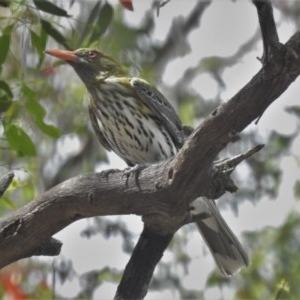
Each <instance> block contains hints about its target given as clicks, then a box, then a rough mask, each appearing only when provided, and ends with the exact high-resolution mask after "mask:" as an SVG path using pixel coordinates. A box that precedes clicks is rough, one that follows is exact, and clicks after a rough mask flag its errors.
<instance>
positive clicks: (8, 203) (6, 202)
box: [0, 197, 16, 209]
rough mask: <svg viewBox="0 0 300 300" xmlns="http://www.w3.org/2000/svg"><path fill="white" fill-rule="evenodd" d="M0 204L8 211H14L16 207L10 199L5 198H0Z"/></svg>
mask: <svg viewBox="0 0 300 300" xmlns="http://www.w3.org/2000/svg"><path fill="white" fill-rule="evenodd" d="M0 203H1V204H3V206H5V207H6V208H9V209H15V208H16V205H15V204H14V203H13V202H12V201H11V200H10V199H8V198H6V197H1V199H0Z"/></svg>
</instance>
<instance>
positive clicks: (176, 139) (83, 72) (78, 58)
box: [46, 48, 248, 275]
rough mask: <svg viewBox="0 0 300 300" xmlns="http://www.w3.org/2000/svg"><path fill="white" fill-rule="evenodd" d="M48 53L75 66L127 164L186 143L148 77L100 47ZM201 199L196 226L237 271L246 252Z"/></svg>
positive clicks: (103, 136)
mask: <svg viewBox="0 0 300 300" xmlns="http://www.w3.org/2000/svg"><path fill="white" fill-rule="evenodd" d="M46 52H47V53H48V54H50V55H53V56H55V57H58V58H60V59H62V60H65V61H66V62H68V63H69V64H70V65H71V66H72V67H73V68H74V69H75V71H76V72H77V74H78V75H79V77H80V78H81V80H82V81H83V82H84V84H85V85H86V88H87V90H88V92H89V95H90V97H89V101H90V103H89V113H90V118H91V121H92V125H93V128H94V130H95V132H96V135H97V136H98V139H99V140H100V142H101V144H102V145H103V146H104V147H105V148H106V149H107V150H112V151H114V152H115V153H116V154H117V155H119V156H120V157H121V158H122V159H124V160H125V161H126V162H127V164H128V165H130V166H133V165H136V164H140V163H151V162H157V161H160V160H165V159H167V158H170V157H172V156H173V155H174V154H175V153H176V152H177V151H178V150H179V149H180V148H181V147H182V145H183V143H184V139H185V135H184V130H183V127H182V125H181V122H180V119H179V117H178V115H177V114H176V112H175V110H174V109H173V107H172V106H171V105H170V103H169V102H168V101H167V100H166V98H165V97H164V96H163V95H162V94H161V93H160V92H159V91H158V90H157V89H156V88H155V87H153V86H151V85H150V84H149V83H148V82H146V81H145V80H143V79H140V78H136V77H131V76H129V75H128V74H127V73H126V72H125V71H124V70H123V69H122V67H121V66H120V65H119V64H118V63H117V62H116V61H114V60H113V59H112V58H111V57H110V56H108V55H106V54H104V53H102V52H100V51H98V50H96V49H86V48H85V49H78V50H76V51H74V52H73V51H65V50H56V49H51V50H47V51H46ZM200 167H201V166H199V168H200ZM198 204H199V205H198V206H199V207H200V213H205V214H207V215H208V216H209V217H207V218H206V219H204V220H200V221H199V222H197V225H198V227H199V229H200V232H201V234H202V235H203V237H204V239H205V241H206V243H207V245H208V246H209V248H210V250H211V252H212V254H213V256H214V258H215V260H216V262H217V264H218V266H219V268H220V270H221V272H222V273H223V274H225V275H231V274H233V273H235V272H237V271H238V270H239V269H240V268H241V267H243V266H245V265H247V263H248V258H247V254H246V253H245V252H244V250H243V248H242V246H241V245H240V243H239V241H238V240H237V238H236V237H235V236H234V234H233V233H232V231H231V230H230V229H229V227H228V225H227V224H226V222H225V221H224V219H223V218H222V216H221V215H220V213H219V211H218V209H217V206H216V205H215V203H214V202H213V201H208V200H206V199H203V200H200V201H199V203H198Z"/></svg>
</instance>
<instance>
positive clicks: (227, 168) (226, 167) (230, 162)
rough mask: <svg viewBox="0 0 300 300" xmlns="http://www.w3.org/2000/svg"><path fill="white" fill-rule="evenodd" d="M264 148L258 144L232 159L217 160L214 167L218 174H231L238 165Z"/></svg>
mask: <svg viewBox="0 0 300 300" xmlns="http://www.w3.org/2000/svg"><path fill="white" fill-rule="evenodd" d="M264 146H265V145H263V144H259V145H256V146H255V147H253V148H251V149H249V150H248V151H247V152H245V153H242V154H238V155H236V156H234V157H230V158H225V159H222V160H218V161H216V162H215V167H216V168H217V169H218V172H219V173H225V174H231V173H232V172H233V171H234V169H235V168H236V167H237V165H238V164H240V163H241V162H242V161H244V160H246V159H248V158H250V157H251V156H253V155H254V154H255V153H257V152H258V151H260V150H261V149H262V148H263V147H264Z"/></svg>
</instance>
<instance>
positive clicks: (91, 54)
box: [88, 51, 97, 59]
mask: <svg viewBox="0 0 300 300" xmlns="http://www.w3.org/2000/svg"><path fill="white" fill-rule="evenodd" d="M96 56H97V53H96V52H95V51H90V52H89V53H88V58H89V59H94V58H96Z"/></svg>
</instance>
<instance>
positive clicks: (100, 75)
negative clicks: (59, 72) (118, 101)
mask: <svg viewBox="0 0 300 300" xmlns="http://www.w3.org/2000/svg"><path fill="white" fill-rule="evenodd" d="M45 52H46V53H47V54H50V55H52V56H55V57H57V58H59V59H61V60H63V61H65V62H67V63H69V64H70V65H71V66H72V67H73V68H74V69H75V71H76V72H77V74H78V75H79V77H80V78H81V80H82V81H83V82H84V83H85V84H86V85H87V86H89V85H90V84H93V83H95V82H96V81H99V80H103V79H105V78H107V77H109V76H122V75H125V74H126V73H125V72H124V71H123V70H122V67H121V66H120V65H119V64H118V63H117V62H116V61H114V60H113V59H112V58H111V57H110V56H108V55H106V54H104V53H103V52H101V51H99V50H96V49H90V48H81V49H78V50H76V51H68V50H58V49H49V50H46V51H45Z"/></svg>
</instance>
